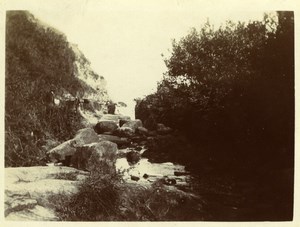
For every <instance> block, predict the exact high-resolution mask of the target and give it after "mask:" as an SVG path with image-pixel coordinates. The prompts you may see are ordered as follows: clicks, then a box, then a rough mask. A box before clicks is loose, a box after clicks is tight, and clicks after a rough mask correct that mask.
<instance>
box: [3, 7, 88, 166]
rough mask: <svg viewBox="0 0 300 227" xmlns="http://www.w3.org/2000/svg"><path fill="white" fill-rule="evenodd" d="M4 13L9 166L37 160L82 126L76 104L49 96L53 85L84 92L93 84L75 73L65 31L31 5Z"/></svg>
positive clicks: (63, 91) (75, 94)
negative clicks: (55, 102) (35, 12)
mask: <svg viewBox="0 0 300 227" xmlns="http://www.w3.org/2000/svg"><path fill="white" fill-rule="evenodd" d="M6 19H7V20H6V73H5V85H6V88H5V89H6V90H5V105H6V106H5V166H32V165H39V164H42V163H43V161H42V160H43V158H44V157H45V149H47V148H49V146H51V143H52V144H53V141H56V142H59V141H64V140H67V139H69V138H70V137H72V136H73V135H74V133H75V132H76V131H77V130H78V129H79V128H80V127H82V126H81V123H80V122H81V119H80V115H79V114H78V113H77V112H76V111H74V109H73V108H72V106H71V107H70V106H68V105H67V103H64V102H61V105H60V106H59V107H57V106H55V105H53V103H51V99H50V101H49V95H51V91H52V92H54V94H55V95H57V96H63V95H65V94H69V95H71V96H73V97H83V95H84V93H85V92H93V88H91V87H89V86H88V85H87V84H86V83H84V82H83V81H81V80H79V79H78V78H77V77H76V76H75V75H76V72H77V71H78V70H77V69H76V67H75V64H74V62H75V60H76V57H77V56H76V53H75V52H74V51H73V50H72V47H71V46H70V44H69V43H68V41H67V39H66V37H65V35H63V34H62V33H60V32H58V31H57V30H55V29H53V28H51V27H48V26H45V25H43V24H42V23H41V22H40V21H38V20H37V19H35V18H34V16H33V15H32V14H30V13H29V12H27V11H7V18H6ZM77 58H78V57H77ZM81 58H82V59H81V60H82V61H84V59H85V58H83V57H82V56H81ZM86 61H87V60H86ZM80 64H81V63H80ZM82 64H85V62H83V63H82ZM52 146H53V145H52Z"/></svg>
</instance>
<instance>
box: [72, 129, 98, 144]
mask: <svg viewBox="0 0 300 227" xmlns="http://www.w3.org/2000/svg"><path fill="white" fill-rule="evenodd" d="M73 140H74V141H75V144H76V146H82V145H84V144H89V143H95V142H98V141H99V137H98V134H97V133H96V132H95V130H93V129H92V128H84V129H80V130H79V131H78V132H77V134H76V135H75V137H74V139H73Z"/></svg>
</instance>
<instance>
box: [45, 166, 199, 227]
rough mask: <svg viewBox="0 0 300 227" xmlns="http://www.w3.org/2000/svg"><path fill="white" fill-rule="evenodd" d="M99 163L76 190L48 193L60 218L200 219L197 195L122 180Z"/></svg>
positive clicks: (106, 219)
mask: <svg viewBox="0 0 300 227" xmlns="http://www.w3.org/2000/svg"><path fill="white" fill-rule="evenodd" d="M101 166H102V168H98V169H97V170H94V171H93V172H91V173H90V176H89V177H88V178H87V179H86V180H84V181H82V182H81V183H80V185H79V187H78V192H77V193H76V194H73V195H71V196H70V195H65V194H63V193H61V194H58V195H52V196H51V197H50V199H49V201H50V203H51V204H50V206H51V207H52V208H53V209H54V210H55V212H56V214H57V216H58V217H59V219H60V220H61V221H170V220H172V221H176V220H178V221H179V220H181V221H184V220H185V221H188V220H198V221H200V220H203V213H202V200H201V198H199V197H196V196H194V195H192V194H189V193H185V192H183V191H180V190H178V189H176V188H170V187H168V186H165V185H163V184H162V183H160V182H154V183H153V184H152V185H151V186H150V185H148V186H141V185H136V184H129V183H125V182H124V181H122V179H121V178H120V176H119V175H117V174H112V173H111V171H110V170H109V168H111V167H109V166H107V165H106V164H104V165H103V163H102V164H101ZM103 166H104V168H103ZM100 169H101V170H100ZM107 172H110V174H106V173H107Z"/></svg>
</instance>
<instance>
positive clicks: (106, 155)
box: [71, 141, 118, 173]
mask: <svg viewBox="0 0 300 227" xmlns="http://www.w3.org/2000/svg"><path fill="white" fill-rule="evenodd" d="M117 151H118V147H117V144H115V143H112V142H110V141H101V142H99V143H92V144H88V145H84V146H82V147H80V148H78V149H77V150H76V153H75V154H74V155H73V156H72V159H71V166H73V167H75V168H77V169H83V170H88V171H95V170H97V169H98V168H103V167H104V168H107V167H108V169H107V171H106V173H110V172H111V171H115V162H116V158H117Z"/></svg>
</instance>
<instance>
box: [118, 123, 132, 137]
mask: <svg viewBox="0 0 300 227" xmlns="http://www.w3.org/2000/svg"><path fill="white" fill-rule="evenodd" d="M115 134H117V135H118V136H121V137H132V136H134V130H133V129H132V128H130V127H125V126H122V127H121V128H118V130H116V132H115Z"/></svg>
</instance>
